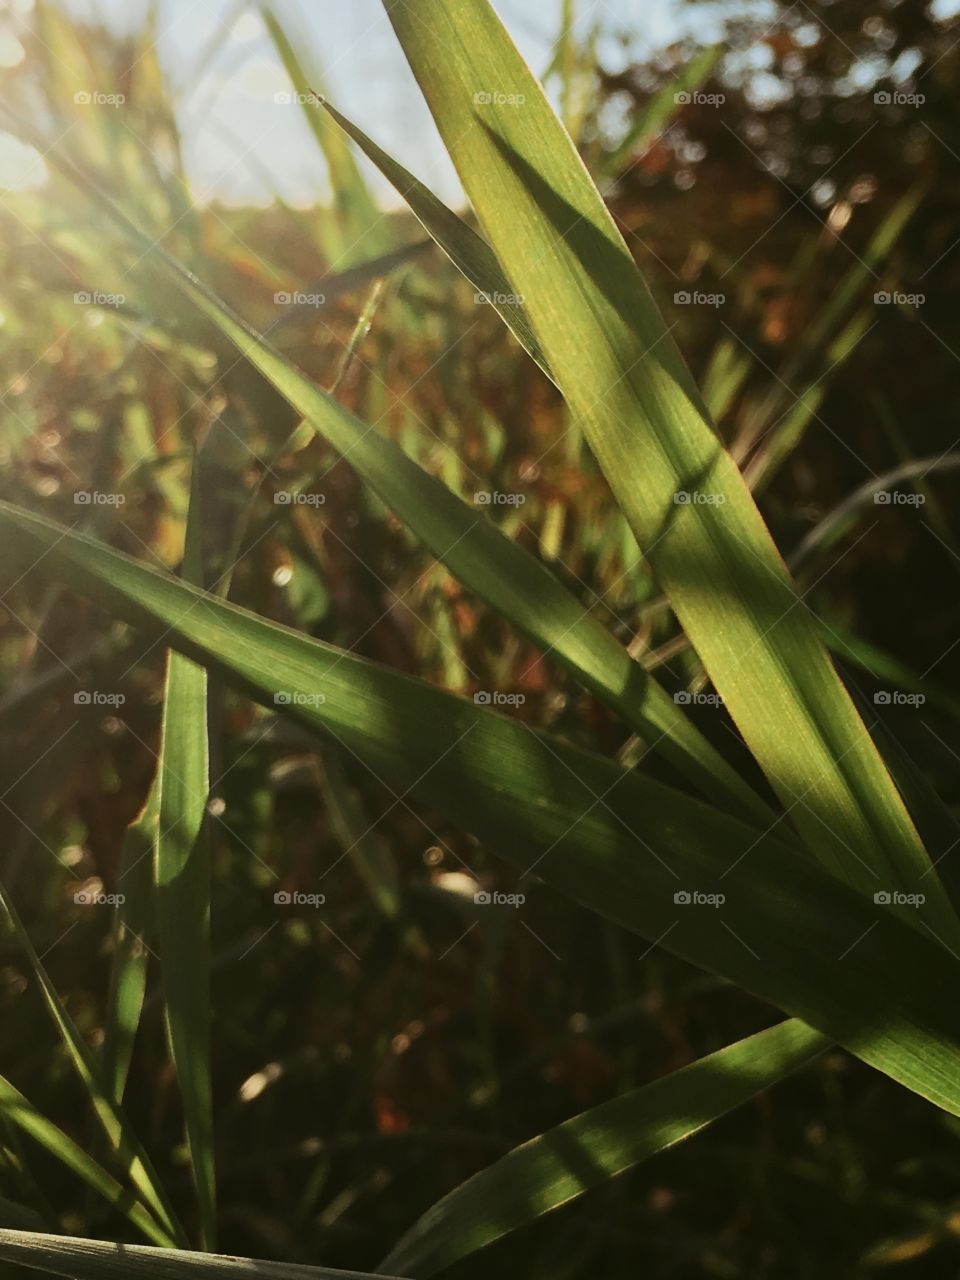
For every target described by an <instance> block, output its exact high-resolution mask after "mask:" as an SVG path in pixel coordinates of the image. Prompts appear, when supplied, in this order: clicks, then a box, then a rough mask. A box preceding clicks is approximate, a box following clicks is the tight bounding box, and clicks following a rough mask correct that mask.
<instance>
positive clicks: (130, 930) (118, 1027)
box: [103, 775, 160, 1106]
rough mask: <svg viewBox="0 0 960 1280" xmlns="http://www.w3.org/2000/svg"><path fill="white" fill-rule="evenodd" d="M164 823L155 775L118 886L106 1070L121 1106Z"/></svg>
mask: <svg viewBox="0 0 960 1280" xmlns="http://www.w3.org/2000/svg"><path fill="white" fill-rule="evenodd" d="M159 821H160V780H159V776H156V775H155V776H154V780H153V782H152V783H151V786H150V791H149V793H148V795H147V799H146V801H145V803H144V806H143V809H142V810H141V812H140V813H139V814H138V816H137V817H136V818H135V819H134V821H133V822H132V823H131V824H130V826H129V827H128V828H127V832H126V835H125V836H124V841H123V850H122V853H121V857H120V874H119V876H118V878H117V886H118V889H119V890H120V893H121V897H122V899H123V900H122V901H121V902H119V903H118V904H117V908H116V914H115V916H114V924H113V962H112V965H111V970H110V991H109V995H108V998H107V1015H106V1018H105V1019H104V1027H105V1034H104V1049H103V1060H104V1070H105V1072H106V1075H107V1078H108V1079H109V1081H110V1082H111V1085H112V1089H113V1099H114V1101H115V1102H116V1104H117V1105H118V1106H119V1105H120V1104H121V1102H122V1101H123V1094H124V1090H125V1088H126V1084H127V1077H128V1075H129V1073H130V1061H131V1058H132V1056H133V1046H134V1042H135V1040H136V1037H137V1030H138V1028H139V1026H140V1017H141V1014H142V1013H143V1000H144V995H145V993H146V988H147V965H148V961H149V951H148V946H149V944H148V942H147V938H148V937H149V936H150V935H151V933H152V932H153V927H154V920H153V905H154V903H153V859H154V846H155V844H156V840H157V830H158V825H159Z"/></svg>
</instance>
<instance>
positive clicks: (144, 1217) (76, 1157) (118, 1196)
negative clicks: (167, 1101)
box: [0, 1076, 173, 1245]
mask: <svg viewBox="0 0 960 1280" xmlns="http://www.w3.org/2000/svg"><path fill="white" fill-rule="evenodd" d="M0 1116H3V1118H4V1119H6V1120H9V1121H10V1122H11V1123H12V1124H15V1125H17V1127H18V1128H20V1129H22V1130H23V1132H24V1133H26V1134H28V1135H29V1136H30V1137H31V1138H33V1140H34V1141H35V1142H38V1143H39V1144H40V1146H42V1147H45V1148H46V1149H47V1150H48V1151H49V1152H50V1153H51V1154H52V1155H54V1156H56V1158H57V1159H58V1160H59V1161H61V1163H62V1164H65V1165H66V1166H67V1168H68V1169H71V1170H72V1171H73V1172H74V1173H75V1174H76V1175H77V1177H78V1178H81V1179H82V1180H83V1181H84V1182H85V1183H86V1184H87V1186H88V1187H91V1188H92V1189H93V1190H94V1191H96V1192H97V1194H98V1195H101V1196H103V1198H104V1199H105V1200H106V1201H107V1202H108V1203H109V1204H112V1205H114V1206H115V1207H116V1208H118V1209H120V1210H122V1212H124V1213H125V1214H126V1215H127V1217H128V1218H129V1219H130V1221H131V1222H132V1223H133V1225H134V1226H135V1227H137V1229H138V1230H140V1231H142V1232H143V1234H144V1235H145V1236H146V1237H147V1239H148V1240H152V1241H153V1242H154V1244H158V1245H170V1244H172V1243H173V1241H172V1239H171V1237H170V1236H169V1235H168V1234H167V1232H166V1231H164V1230H163V1229H162V1228H161V1227H159V1226H158V1225H157V1223H156V1221H155V1220H154V1218H153V1215H152V1214H150V1213H148V1211H147V1210H146V1209H145V1208H144V1207H143V1205H142V1204H140V1203H138V1202H137V1201H136V1200H134V1198H133V1196H132V1195H131V1193H130V1192H129V1191H127V1190H125V1189H124V1188H123V1187H122V1186H121V1185H120V1183H119V1182H117V1180H116V1178H113V1177H111V1175H110V1174H109V1173H107V1171H106V1170H105V1169H102V1168H101V1167H100V1165H98V1164H97V1162H96V1161H95V1160H93V1159H91V1157H90V1156H88V1155H87V1153H86V1151H84V1150H83V1148H82V1147H78V1146H77V1144H76V1143H75V1142H74V1141H73V1139H72V1138H71V1137H69V1136H68V1135H67V1134H66V1133H64V1132H63V1130H62V1129H58V1128H57V1126H56V1125H55V1124H53V1123H52V1122H51V1121H50V1120H48V1119H47V1118H46V1116H44V1115H43V1114H42V1113H41V1112H40V1111H38V1110H37V1108H36V1107H35V1106H34V1105H33V1103H32V1102H29V1101H28V1100H27V1099H26V1098H25V1097H24V1096H23V1094H22V1093H21V1092H20V1091H19V1090H18V1089H15V1088H14V1087H13V1085H12V1084H10V1082H9V1081H8V1080H4V1079H3V1077H2V1076H0Z"/></svg>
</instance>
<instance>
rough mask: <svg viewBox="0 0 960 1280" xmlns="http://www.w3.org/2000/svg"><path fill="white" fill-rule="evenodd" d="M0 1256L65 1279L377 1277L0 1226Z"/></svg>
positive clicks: (375, 1278)
mask: <svg viewBox="0 0 960 1280" xmlns="http://www.w3.org/2000/svg"><path fill="white" fill-rule="evenodd" d="M0 1258H2V1259H3V1260H4V1261H6V1262H17V1263H19V1264H20V1265H21V1266H23V1267H32V1268H33V1269H34V1270H35V1271H45V1272H46V1273H47V1274H48V1275H53V1276H67V1277H70V1280H135V1277H138V1276H142V1277H144V1280H253V1278H254V1277H256V1280H383V1277H382V1276H374V1275H371V1273H370V1272H369V1271H334V1270H333V1269H331V1268H330V1267H305V1266H301V1265H299V1264H297V1263H294V1262H263V1261H261V1259H259V1258H230V1257H225V1256H222V1255H220V1254H213V1253H191V1252H188V1251H185V1250H182V1251H181V1250H177V1251H171V1250H169V1249H151V1248H150V1247H149V1246H146V1245H136V1244H107V1243H105V1242H104V1241H102V1240H81V1239H76V1238H74V1237H71V1236H51V1235H45V1234H43V1233H42V1232H39V1231H3V1230H0Z"/></svg>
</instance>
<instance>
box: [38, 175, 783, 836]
mask: <svg viewBox="0 0 960 1280" xmlns="http://www.w3.org/2000/svg"><path fill="white" fill-rule="evenodd" d="M46 155H47V158H48V160H49V161H50V162H51V164H56V165H57V166H58V167H59V168H60V169H61V170H62V171H63V172H64V173H65V174H67V176H68V177H69V178H70V180H71V181H72V182H74V183H75V184H77V185H79V186H80V187H82V188H83V189H85V190H87V191H88V192H89V193H90V194H91V196H92V197H93V198H94V199H95V200H96V201H97V202H98V203H99V204H100V206H101V207H102V208H103V209H104V210H106V211H107V212H108V213H109V214H110V216H111V217H112V218H113V219H114V220H115V221H116V222H117V223H118V225H120V226H122V227H123V229H124V231H125V232H126V234H127V235H128V236H129V237H130V238H131V240H132V241H133V242H134V243H135V244H136V245H137V247H138V248H139V250H140V252H141V253H142V254H143V255H144V257H148V256H149V257H151V258H152V259H153V260H154V261H156V262H157V264H158V265H160V266H161V267H162V268H163V270H164V271H165V272H166V273H167V274H169V275H170V276H171V278H172V279H174V280H175V281H176V283H177V284H178V286H179V287H180V288H181V289H182V290H183V291H184V292H185V293H186V295H187V296H188V297H189V299H190V300H191V301H192V302H193V303H194V304H195V305H196V306H197V307H199V308H200V310H201V311H202V312H203V313H204V314H205V315H206V316H207V317H208V318H209V319H210V320H211V321H212V322H213V324H214V325H215V326H216V327H217V328H218V329H219V330H220V332H221V333H223V334H225V335H226V336H227V337H228V338H229V339H230V341H231V342H232V343H234V345H235V346H236V347H237V348H238V350H240V351H241V352H242V353H243V355H244V356H245V357H246V358H247V360H248V361H249V362H250V363H251V364H252V365H253V366H254V367H255V368H256V369H257V370H258V371H259V372H260V373H261V374H262V375H263V376H264V377H265V378H267V379H268V380H269V381H270V382H272V383H273V385H274V386H275V387H276V389H277V390H278V391H279V392H280V393H281V394H282V395H283V396H284V397H285V398H286V399H287V400H288V402H289V403H290V404H291V405H293V407H294V408H296V409H297V411H298V412H299V413H300V414H301V415H302V416H303V417H304V418H305V419H306V421H307V422H309V423H310V425H311V426H312V428H313V429H314V430H315V431H316V432H317V433H318V434H319V435H321V436H322V437H323V438H324V439H325V440H327V441H328V442H329V443H330V444H331V445H333V447H334V448H335V449H337V450H338V451H339V452H340V453H341V454H342V455H343V456H344V457H345V458H346V459H347V460H348V461H349V462H350V464H351V465H352V466H353V467H354V468H355V469H356V471H357V472H358V473H359V474H360V475H361V476H362V477H363V478H364V480H365V481H366V482H367V483H368V484H369V485H370V487H371V488H372V489H373V490H374V492H375V493H376V494H377V495H378V496H379V497H380V498H381V499H382V500H383V502H385V503H386V504H387V505H388V506H389V507H391V508H392V509H393V510H394V511H395V512H396V513H397V515H398V516H400V518H401V519H402V520H404V522H405V523H406V524H407V525H408V527H409V528H410V529H411V530H412V531H413V532H414V533H415V534H416V535H417V537H418V538H419V539H420V540H421V541H422V542H423V543H424V545H425V546H426V547H427V548H428V549H429V550H430V551H431V552H432V553H433V554H434V555H435V556H436V557H437V558H438V559H439V560H441V561H442V562H443V563H444V564H445V565H446V566H447V568H448V569H449V570H450V572H451V573H453V574H454V576H455V577H457V578H459V579H460V581H461V582H463V583H464V585H465V586H467V587H469V588H470V589H471V590H473V591H475V592H476V593H477V595H479V596H480V597H481V599H483V600H486V601H487V602H488V603H489V604H490V605H492V606H493V608H495V609H496V610H497V611H498V612H500V613H502V614H503V615H504V617H506V618H507V619H508V620H509V621H511V622H512V623H513V624H514V625H515V626H517V627H518V628H519V629H520V630H521V631H523V632H524V633H525V634H526V635H528V636H529V637H530V638H531V640H533V642H534V643H535V644H537V645H538V646H539V647H540V648H541V649H542V650H543V651H544V652H545V653H547V654H551V655H552V656H554V657H555V658H556V659H557V660H558V661H560V662H562V663H563V664H564V665H565V666H566V667H567V668H568V670H570V671H571V672H572V673H573V674H574V675H575V676H576V677H577V679H579V680H580V681H581V682H582V683H583V684H584V685H585V686H586V688H587V689H589V690H591V692H593V693H594V694H595V695H596V696H597V697H598V698H600V699H601V700H602V701H604V702H605V703H606V704H607V705H608V706H610V707H612V708H613V709H614V710H615V711H617V712H618V713H619V714H620V715H622V716H623V718H624V720H625V721H626V722H627V723H628V724H629V725H631V727H633V728H635V729H636V730H637V732H638V733H640V734H641V735H642V737H643V738H644V740H645V741H647V742H649V743H651V744H653V745H655V746H656V749H657V750H658V751H660V752H661V753H662V754H663V755H664V757H665V758H666V759H667V760H669V761H670V763H671V764H672V765H673V766H674V767H675V768H676V769H677V770H678V771H679V772H680V773H681V774H682V775H683V776H684V777H686V778H688V779H689V780H690V781H691V782H692V783H693V784H694V785H695V786H697V787H698V789H700V790H701V791H702V792H703V794H705V795H707V796H709V797H711V798H714V799H716V800H718V801H719V802H721V803H723V804H724V805H726V806H728V807H730V808H731V809H733V810H734V811H735V812H738V813H741V814H743V815H745V816H748V817H751V818H752V819H754V820H756V821H761V822H765V821H768V820H769V819H770V817H771V816H772V815H771V813H770V810H769V809H768V807H767V806H766V804H765V803H764V802H763V801H762V800H760V799H759V797H758V796H757V795H756V793H755V792H754V791H753V790H752V789H751V788H750V787H749V786H747V784H746V783H745V782H744V781H743V779H742V778H740V777H739V775H738V774H737V773H736V771H735V770H734V769H733V768H731V766H730V765H729V764H728V763H727V762H726V761H725V760H724V759H723V757H722V756H721V755H720V753H719V752H718V751H717V750H716V749H715V748H714V747H713V746H712V745H711V744H710V743H709V742H708V740H707V739H706V738H705V737H704V736H703V734H701V733H700V732H699V730H697V729H696V728H695V727H694V726H693V725H692V724H691V723H690V721H689V720H688V719H687V718H686V716H685V715H684V714H683V712H682V711H681V710H680V708H679V707H678V706H677V705H676V703H675V702H674V701H673V699H671V698H670V697H669V695H668V694H667V693H666V692H665V690H664V689H663V688H662V687H661V686H660V685H658V684H657V683H656V681H655V680H653V678H652V677H650V676H649V675H648V674H647V673H645V672H644V671H643V669H642V667H641V666H640V665H639V664H638V663H636V662H634V661H633V659H632V658H631V657H630V655H629V654H628V653H627V651H626V650H625V649H624V648H623V646H622V645H620V644H619V643H618V642H617V641H616V640H615V639H614V637H613V636H612V635H610V633H609V632H608V631H607V630H606V629H605V628H604V627H603V626H602V624H601V623H599V622H598V621H597V620H596V619H595V618H593V617H592V616H591V615H590V614H589V613H587V612H585V611H584V608H583V606H582V605H581V604H580V602H579V601H578V600H577V598H576V597H575V596H574V595H573V594H572V593H571V592H569V591H568V590H567V589H566V588H565V587H563V586H562V585H561V584H560V583H559V582H558V580H557V579H556V578H555V577H554V576H553V575H552V574H551V573H550V572H549V570H548V569H546V567H545V566H544V565H543V564H541V563H540V561H538V560H537V559H535V558H534V557H533V556H532V555H531V554H530V553H529V552H527V551H526V550H525V549H524V548H523V547H522V546H521V545H520V544H519V543H516V542H514V541H513V540H512V539H511V538H509V537H507V536H506V535H505V534H503V533H502V532H501V531H500V529H499V528H498V526H497V525H496V524H494V523H493V521H491V520H489V519H487V518H485V517H484V516H483V515H482V514H480V512H479V511H478V510H477V509H476V508H475V507H474V508H471V507H469V506H467V504H466V503H465V502H464V501H463V500H462V499H460V498H458V497H457V496H456V495H455V494H454V493H452V492H451V490H449V489H448V488H447V487H446V486H445V485H444V484H442V483H441V482H440V481H439V480H437V479H435V478H434V477H433V476H432V475H430V474H429V473H428V472H426V471H424V470H423V469H422V468H421V467H420V466H418V465H417V463H415V462H414V461H413V460H412V459H411V458H409V457H408V456H407V454H405V453H404V452H403V450H402V449H401V448H399V446H397V445H396V444H394V443H393V441H391V440H389V439H387V438H385V437H382V436H380V435H378V434H377V433H376V432H375V431H373V430H372V429H371V428H370V426H368V425H367V424H366V423H364V422H362V421H361V420H360V419H358V418H356V417H355V416H354V415H353V414H351V413H350V412H349V411H348V410H346V409H345V408H343V406H342V405H340V404H338V403H337V401H336V400H335V399H334V398H333V397H332V396H331V395H329V394H327V393H326V392H324V391H322V390H321V389H320V388H319V387H317V386H315V385H314V384H313V383H312V382H310V380H309V379H308V378H306V377H305V376H304V375H303V374H302V373H301V372H300V371H299V370H298V369H297V368H296V367H295V366H294V365H292V364H290V362H289V361H287V360H286V359H284V357H283V356H281V355H280V354H279V353H278V352H277V351H275V350H274V349H273V348H272V347H271V346H270V345H269V344H268V343H267V342H266V341H265V340H264V339H263V338H262V337H261V336H260V335H259V334H258V333H256V332H255V330H253V329H252V328H250V326H248V325H247V324H245V322H244V321H242V320H241V319H240V318H239V317H237V316H236V315H235V314H234V313H233V312H231V311H230V309H229V308H228V307H227V306H226V305H225V304H224V303H223V302H221V301H220V299H219V298H217V297H216V295H215V294H213V293H212V292H211V291H210V290H209V289H207V288H205V287H204V286H203V285H202V284H201V283H200V281H198V280H197V279H196V278H195V277H194V276H192V275H191V274H190V273H189V272H188V271H186V270H185V269H184V268H183V267H182V266H180V264H179V263H177V262H176V261H174V260H173V259H172V258H170V257H169V255H167V254H165V253H164V252H163V250H162V249H160V248H159V246H158V245H156V243H155V242H153V241H151V240H150V239H149V238H148V237H146V236H144V235H143V233H142V232H140V231H139V230H138V229H137V228H136V227H134V226H133V224H132V223H130V221H129V219H128V218H126V216H125V215H124V214H123V213H122V211H121V210H119V209H118V208H117V207H116V205H115V204H114V203H113V201H112V200H110V198H109V197H108V196H106V195H104V194H103V193H102V192H99V191H96V190H94V189H92V188H91V187H90V186H89V184H88V183H87V182H86V181H85V179H84V178H83V176H82V175H80V174H78V173H77V172H76V171H75V170H73V168H72V166H71V165H70V164H69V163H68V162H66V161H64V160H63V159H62V157H60V156H59V155H58V153H57V152H56V151H55V150H48V151H47V152H46Z"/></svg>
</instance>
